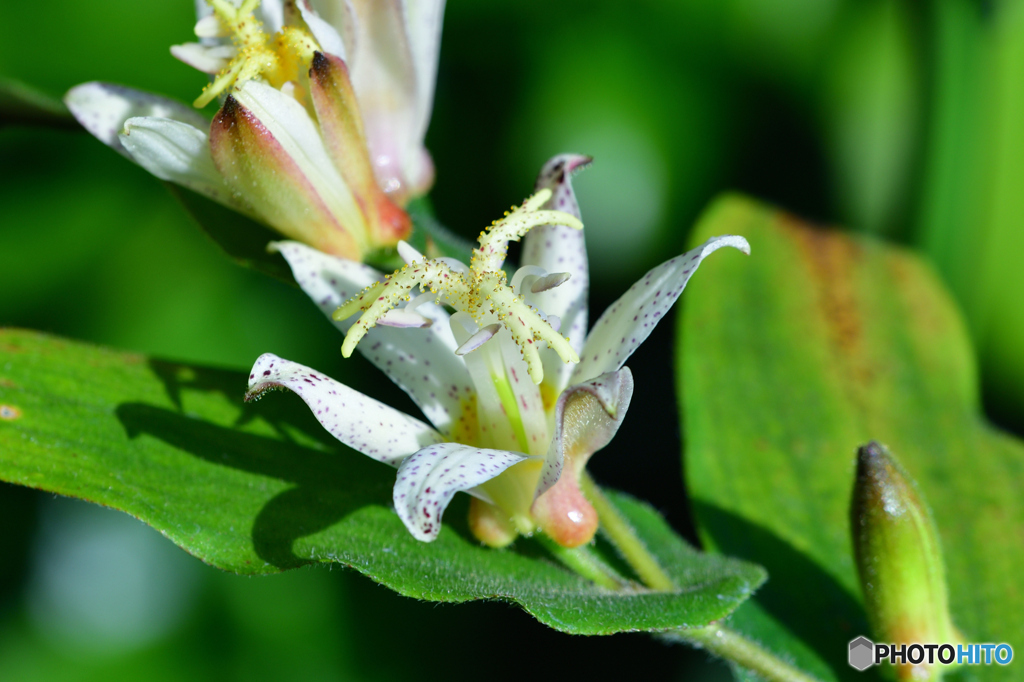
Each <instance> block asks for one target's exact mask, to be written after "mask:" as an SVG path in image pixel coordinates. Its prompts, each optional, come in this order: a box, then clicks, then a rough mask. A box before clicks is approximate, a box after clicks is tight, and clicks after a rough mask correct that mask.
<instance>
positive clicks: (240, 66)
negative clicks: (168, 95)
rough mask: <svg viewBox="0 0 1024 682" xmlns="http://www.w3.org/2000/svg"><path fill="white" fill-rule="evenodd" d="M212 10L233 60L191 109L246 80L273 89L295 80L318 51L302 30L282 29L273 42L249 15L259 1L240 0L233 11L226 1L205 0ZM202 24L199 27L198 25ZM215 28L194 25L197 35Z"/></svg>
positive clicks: (314, 42) (308, 35) (212, 25)
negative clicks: (228, 39)
mask: <svg viewBox="0 0 1024 682" xmlns="http://www.w3.org/2000/svg"><path fill="white" fill-rule="evenodd" d="M208 2H209V3H210V6H211V7H212V8H213V14H212V15H211V16H212V17H215V18H216V19H215V20H214V21H215V22H216V28H219V29H220V31H219V33H220V34H222V35H230V36H231V39H232V42H234V44H235V50H236V52H235V56H234V58H232V59H231V61H230V62H228V64H227V66H225V67H224V69H223V70H222V71H221V72H220V73H218V74H217V77H216V78H214V79H213V81H212V82H211V83H209V84H208V85H207V86H206V87H205V88H203V93H202V94H201V95H199V97H197V98H196V100H195V102H193V106H195V107H197V108H202V107H205V106H206V105H207V104H209V103H210V102H212V101H213V100H214V98H216V97H217V96H218V95H220V94H222V93H224V92H227V91H228V90H229V89H231V88H233V87H235V86H237V85H239V84H241V83H244V82H246V81H249V80H254V79H261V80H264V81H266V82H268V83H269V84H270V85H272V86H273V87H275V88H280V87H282V86H283V85H284V84H285V83H289V82H295V81H297V80H299V74H300V73H301V72H302V71H304V70H305V69H304V68H301V67H302V66H308V64H309V62H310V61H311V60H312V58H313V53H314V52H315V51H317V50H319V49H320V46H319V45H318V44H317V42H316V40H314V39H313V37H312V36H311V35H310V34H309V33H308V32H307V31H305V30H304V29H301V28H298V27H295V26H286V27H284V28H282V29H281V32H280V33H278V34H277V35H276V36H274V37H273V39H270V38H268V36H267V34H266V33H264V32H263V26H262V24H260V22H259V21H258V20H257V19H256V17H255V16H254V15H253V12H254V11H255V10H256V8H257V7H259V4H260V0H244V2H242V4H241V5H240V6H238V7H235V5H234V4H232V3H231V2H229V1H228V0H208ZM200 24H202V25H200ZM216 28H215V24H214V23H213V22H211V21H209V18H208V20H207V22H206V23H205V24H204V23H203V22H202V21H201V22H200V23H199V24H197V25H196V31H197V33H199V32H200V31H202V32H203V33H210V34H215V33H218V31H217V30H216Z"/></svg>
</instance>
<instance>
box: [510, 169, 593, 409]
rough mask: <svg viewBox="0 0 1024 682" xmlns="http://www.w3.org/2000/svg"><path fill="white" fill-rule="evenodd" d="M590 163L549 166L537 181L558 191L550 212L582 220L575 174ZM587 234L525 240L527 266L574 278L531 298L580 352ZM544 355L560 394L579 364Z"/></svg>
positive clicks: (557, 230) (553, 230)
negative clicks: (559, 324) (575, 185)
mask: <svg viewBox="0 0 1024 682" xmlns="http://www.w3.org/2000/svg"><path fill="white" fill-rule="evenodd" d="M590 162H591V159H590V157H589V156H582V155H580V154H561V155H559V156H556V157H554V158H552V159H551V160H550V161H548V162H547V163H546V164H544V167H543V168H542V169H541V171H540V174H539V175H538V177H537V183H536V189H537V190H541V189H550V190H551V192H552V194H551V199H550V200H549V201H548V202H547V203H546V204H545V205H544V208H545V209H554V210H557V211H565V212H566V213H569V214H571V215H574V216H576V217H577V218H579V217H580V209H579V204H578V203H577V201H576V193H575V192H574V191H573V188H572V175H573V174H574V173H576V172H578V171H580V170H582V169H584V168H586V167H587V166H588V165H589V164H590ZM584 232H585V230H574V229H572V228H570V227H567V226H565V225H546V226H543V227H535V228H533V229H532V230H530V232H529V233H528V234H527V235H526V237H525V238H524V239H523V257H522V264H523V266H528V265H533V266H538V267H540V268H542V269H543V270H545V271H546V272H549V273H568V275H569V278H568V279H567V280H566V281H565V282H563V283H562V284H560V285H559V286H557V287H555V288H551V289H548V290H546V291H542V292H539V293H532V292H531V295H530V296H529V297H528V298H527V300H528V301H529V302H530V303H531V304H533V305H536V306H537V307H538V308H540V309H541V310H543V311H544V312H545V313H547V314H548V315H554V316H555V317H557V318H559V319H560V320H561V325H562V326H561V328H560V329H559V331H560V332H561V334H562V335H563V336H565V337H566V338H568V339H569V343H570V345H572V348H573V350H575V351H576V352H577V353H579V352H580V350H581V349H582V348H583V341H584V339H585V338H586V336H587V291H588V289H589V288H590V276H589V271H588V268H587V247H586V242H585V237H584ZM544 355H545V357H544V377H545V379H544V383H545V384H548V385H549V386H550V387H551V388H552V392H553V393H554V394H556V395H557V394H558V393H559V392H560V391H561V390H562V389H563V388H565V387H566V385H568V383H569V375H570V373H571V372H572V367H573V366H572V365H569V364H566V363H564V362H562V361H561V359H560V358H558V357H555V356H554V354H553V353H545V354H544Z"/></svg>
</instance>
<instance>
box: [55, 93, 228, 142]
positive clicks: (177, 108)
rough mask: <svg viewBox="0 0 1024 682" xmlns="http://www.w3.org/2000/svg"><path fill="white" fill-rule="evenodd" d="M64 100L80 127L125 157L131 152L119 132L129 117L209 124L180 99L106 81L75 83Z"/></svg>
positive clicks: (200, 128)
mask: <svg viewBox="0 0 1024 682" xmlns="http://www.w3.org/2000/svg"><path fill="white" fill-rule="evenodd" d="M64 103H65V104H66V105H67V106H68V109H69V110H70V111H71V113H72V115H73V116H74V117H75V119H76V120H77V121H78V122H79V123H81V124H82V127H83V128H85V129H86V130H88V131H89V132H90V133H92V135H93V136H95V137H96V138H97V139H98V140H100V141H101V142H103V143H104V144H106V145H108V146H109V147H111V148H112V149H115V150H116V151H117V152H119V153H120V154H123V155H124V156H126V157H128V158H129V159H132V155H131V153H130V152H129V151H128V150H127V149H125V148H124V146H123V145H122V144H121V140H120V138H119V135H120V133H121V132H122V129H123V128H124V124H125V121H127V120H128V119H130V118H135V117H140V116H153V117H157V118H168V119H172V120H174V121H180V122H181V123H185V124H188V125H189V126H192V127H193V128H197V129H199V130H205V129H206V128H207V127H208V126H209V125H210V124H209V121H208V120H207V119H205V118H204V117H203V116H202V115H201V114H199V112H197V111H196V110H195V109H193V108H192V107H189V106H186V105H184V104H182V103H181V102H175V101H174V100H172V99H167V98H166V97H160V96H158V95H151V94H150V93H148V92H141V91H139V90H132V89H131V88H126V87H123V86H120V85H112V84H110V83H96V82H94V83H82V84H81V85H76V86H75V87H73V88H71V89H70V90H68V93H67V94H66V95H65V96H64ZM132 160H134V159H132Z"/></svg>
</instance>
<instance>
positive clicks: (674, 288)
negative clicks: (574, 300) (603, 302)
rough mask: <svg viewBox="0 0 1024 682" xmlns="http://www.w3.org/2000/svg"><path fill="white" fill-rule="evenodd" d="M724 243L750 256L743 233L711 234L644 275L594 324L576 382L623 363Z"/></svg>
mask: <svg viewBox="0 0 1024 682" xmlns="http://www.w3.org/2000/svg"><path fill="white" fill-rule="evenodd" d="M724 246H731V247H733V248H734V249H738V250H740V251H742V252H743V253H745V254H747V255H749V254H750V244H748V243H747V240H746V239H744V238H743V237H738V236H735V235H725V236H722V237H712V238H711V239H709V240H707V241H706V242H704V243H703V244H702V245H700V246H698V247H697V248H695V249H693V250H691V251H687V252H686V253H684V254H683V255H681V256H676V257H675V258H673V259H671V260H668V261H665V262H664V263H662V264H661V265H659V266H657V267H656V268H654V269H653V270H651V271H649V272H648V273H647V274H646V275H644V276H643V277H641V278H640V280H639V281H638V282H636V283H635V284H634V285H633V286H632V287H630V288H629V291H627V292H626V293H625V294H623V295H622V296H621V297H620V298H619V300H617V301H616V302H615V303H613V304H612V305H611V307H609V308H608V309H607V310H606V311H604V314H603V315H601V318H600V319H599V320H598V321H597V322H596V323H595V324H594V328H593V329H592V330H590V335H589V336H588V337H587V342H586V344H585V345H584V347H583V350H582V351H580V362H579V364H577V365H576V367H575V368H574V369H573V372H572V378H571V381H573V382H580V381H586V380H587V379H590V378H592V377H595V376H598V375H599V374H603V373H605V372H610V371H613V370H616V369H619V368H620V367H622V365H623V364H625V362H626V360H628V359H629V356H630V355H632V354H633V351H635V350H636V349H637V347H638V346H639V345H640V344H641V343H643V342H644V340H645V339H646V338H647V337H648V336H650V334H651V332H652V331H654V327H655V325H657V324H658V322H660V321H661V320H662V318H663V317H664V316H665V313H667V312H668V310H669V308H671V307H672V304H673V303H675V302H676V299H677V298H679V294H681V293H682V292H683V289H684V288H686V283H687V282H689V281H690V277H692V276H693V273H694V272H696V270H697V267H698V266H699V265H700V264H701V262H702V261H703V260H704V259H705V258H707V257H708V256H709V255H711V254H712V253H714V252H715V251H717V250H718V249H720V248H722V247H724Z"/></svg>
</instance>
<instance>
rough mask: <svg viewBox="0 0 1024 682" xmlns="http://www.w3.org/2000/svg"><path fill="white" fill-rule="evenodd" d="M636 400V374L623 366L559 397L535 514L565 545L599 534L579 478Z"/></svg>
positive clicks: (541, 523) (535, 504)
mask: <svg viewBox="0 0 1024 682" xmlns="http://www.w3.org/2000/svg"><path fill="white" fill-rule="evenodd" d="M632 396H633V375H632V373H631V372H630V371H629V368H628V367H623V368H622V369H620V370H619V371H617V372H610V373H608V374H603V375H601V376H599V377H597V378H596V379H593V380H591V381H588V382H585V383H582V384H578V385H576V386H572V387H570V388H568V389H566V391H565V392H564V393H563V394H562V395H561V397H559V399H558V404H557V407H556V411H555V434H554V438H553V439H552V441H551V447H550V449H549V450H548V455H547V458H546V459H545V462H544V469H543V471H542V473H541V479H540V483H539V484H538V488H537V493H538V497H537V499H536V501H535V502H534V503H533V508H532V509H531V514H532V515H533V518H534V519H535V520H536V521H537V523H538V525H539V526H540V527H541V529H543V531H544V532H545V533H546V534H547V535H548V536H550V537H551V538H552V539H554V540H555V542H557V543H559V544H560V545H562V546H563V547H578V546H580V545H582V544H585V543H587V542H590V540H591V538H593V537H594V533H595V532H596V531H597V525H598V519H597V512H596V511H595V510H594V508H593V506H591V504H590V502H588V501H587V499H586V497H584V495H583V492H582V491H581V490H580V487H579V478H580V474H581V473H582V472H583V469H584V467H586V465H587V462H588V461H589V460H590V457H591V455H593V454H594V453H595V452H597V451H598V450H600V449H601V448H603V447H604V446H605V445H607V444H608V443H609V442H610V441H611V439H612V438H613V437H614V436H615V433H616V432H617V431H618V430H619V425H620V424H622V420H623V418H624V417H625V416H626V411H627V410H628V409H629V403H630V400H631V398H632Z"/></svg>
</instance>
